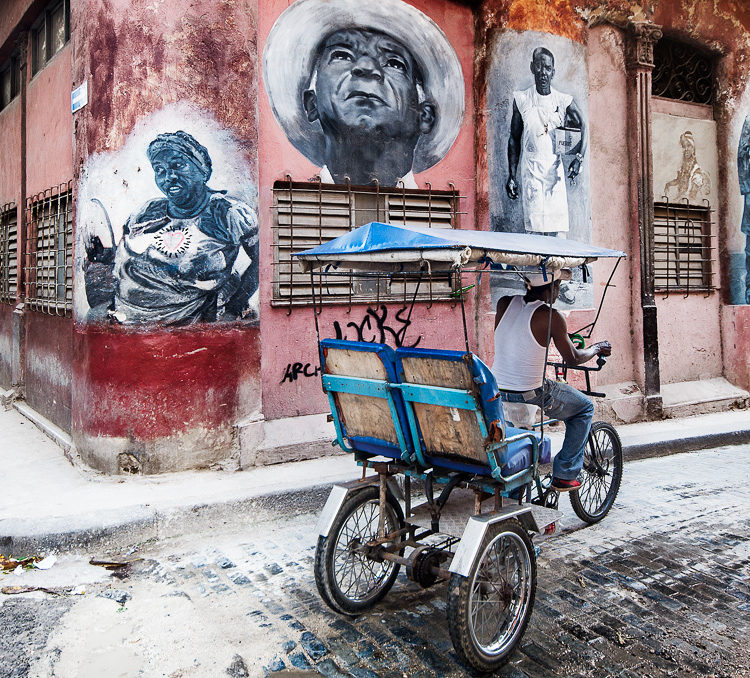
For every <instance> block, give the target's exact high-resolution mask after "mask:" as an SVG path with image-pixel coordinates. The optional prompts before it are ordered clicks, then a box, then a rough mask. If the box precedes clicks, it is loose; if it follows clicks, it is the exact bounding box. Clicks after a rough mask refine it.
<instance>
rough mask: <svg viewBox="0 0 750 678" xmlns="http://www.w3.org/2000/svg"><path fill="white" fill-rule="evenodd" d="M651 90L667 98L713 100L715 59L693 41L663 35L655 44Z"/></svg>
mask: <svg viewBox="0 0 750 678" xmlns="http://www.w3.org/2000/svg"><path fill="white" fill-rule="evenodd" d="M651 93H652V94H653V95H654V96H657V97H665V98H667V99H677V100H679V101H689V102H692V103H696V104H712V103H713V100H714V63H713V59H712V58H711V56H710V55H709V54H706V53H705V52H703V51H701V50H699V49H696V48H695V47H693V46H692V45H686V44H685V43H683V42H679V41H677V40H672V39H671V38H662V39H661V40H659V42H657V43H656V45H655V46H654V72H653V75H652V79H651Z"/></svg>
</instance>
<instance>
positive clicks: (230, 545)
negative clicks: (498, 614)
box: [0, 446, 750, 678]
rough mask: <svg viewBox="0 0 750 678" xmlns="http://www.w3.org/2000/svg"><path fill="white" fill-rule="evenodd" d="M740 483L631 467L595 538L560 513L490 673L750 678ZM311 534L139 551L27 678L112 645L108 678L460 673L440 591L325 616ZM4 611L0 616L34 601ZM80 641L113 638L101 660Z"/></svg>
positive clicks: (684, 469)
mask: <svg viewBox="0 0 750 678" xmlns="http://www.w3.org/2000/svg"><path fill="white" fill-rule="evenodd" d="M749 482H750V446H737V447H726V448H721V449H718V450H711V451H703V452H698V453H691V454H683V455H676V456H672V457H665V458H660V459H649V460H644V461H637V462H631V463H628V464H626V467H625V473H624V477H623V484H622V488H621V491H620V495H619V497H618V501H617V502H616V504H615V507H614V509H613V510H612V512H611V513H610V514H609V516H608V517H607V518H606V519H605V520H604V521H603V522H602V523H600V524H598V525H596V526H593V527H587V528H584V526H583V524H582V523H580V522H579V521H578V519H577V518H576V517H575V515H574V514H573V512H572V510H571V509H570V506H569V504H568V501H567V499H565V498H563V499H562V500H561V502H560V505H561V508H562V510H564V511H565V518H564V520H563V527H562V530H561V531H559V532H558V534H556V535H555V536H553V537H552V538H551V539H548V540H547V541H545V542H543V543H542V544H541V554H540V556H539V559H538V575H539V577H538V586H537V597H536V603H535V606H534V612H533V615H532V618H531V622H530V625H529V627H528V629H527V631H526V634H525V637H524V639H523V641H522V644H521V648H520V651H516V652H515V653H514V655H513V656H512V658H511V661H510V662H509V663H508V665H507V666H506V667H505V668H504V669H503V670H502V671H501V672H500V673H499V674H498V675H501V676H513V677H514V678H515V677H517V678H522V677H523V676H529V677H532V676H534V677H536V676H540V677H541V676H596V677H599V676H622V677H623V678H626V677H630V676H632V677H636V676H672V675H675V676H683V675H685V676H687V675H701V676H711V675H712V676H727V677H728V676H732V677H739V676H750V668H749V667H750V654H749V652H748V648H747V643H746V639H747V637H748V633H749V632H750V523H749V521H748V517H747V509H748V499H747V486H748V483H749ZM315 521H316V516H315V515H310V514H307V515H301V516H297V517H295V518H292V519H287V520H284V521H283V522H281V523H280V524H268V523H265V524H263V525H261V526H260V527H257V526H256V527H253V528H252V529H249V530H248V531H247V532H244V533H240V534H235V535H226V534H224V535H214V534H212V535H201V536H196V537H195V538H193V539H191V540H175V541H172V542H162V543H160V544H158V545H156V546H154V547H144V548H142V549H141V551H140V552H139V553H138V554H137V555H140V556H141V557H143V558H144V560H143V561H141V562H140V563H138V564H135V565H133V566H131V570H130V572H129V573H127V574H126V575H124V576H123V577H122V579H121V580H117V579H114V578H108V579H107V580H106V581H100V582H98V583H93V584H90V585H89V587H88V591H87V595H86V596H82V597H80V599H82V598H93V595H92V596H89V595H88V594H89V593H91V594H94V593H97V592H98V593H103V592H105V593H106V592H107V591H109V593H108V594H107V595H109V597H111V598H115V599H119V602H121V603H122V602H124V604H122V605H120V606H119V607H118V604H119V603H116V602H113V601H112V600H107V599H103V598H100V597H98V598H96V603H95V604H96V605H97V606H98V607H96V609H93V608H91V607H90V606H89V607H87V606H86V605H85V604H84V601H83V600H81V601H80V602H79V599H76V600H75V601H73V602H71V604H70V605H71V606H70V609H69V610H68V611H67V613H66V614H65V615H64V616H63V617H62V618H61V619H60V620H59V621H58V622H57V624H56V627H55V629H54V630H53V631H52V632H51V635H50V637H49V639H48V642H47V645H46V648H43V649H37V650H35V651H34V654H33V657H31V658H30V659H31V660H33V661H31V666H32V668H31V670H30V673H29V674H28V675H31V676H45V677H51V676H57V677H58V678H73V677H74V676H75V677H78V676H88V675H91V676H94V675H97V676H100V675H104V674H102V673H87V672H86V668H87V667H91V666H94V665H95V662H94V659H95V658H96V657H97V656H100V654H101V653H102V652H105V651H106V650H107V648H108V647H111V648H114V647H124V648H125V649H126V650H127V653H128V657H127V661H125V659H123V661H124V662H125V663H124V664H123V666H126V665H127V666H132V667H133V672H132V673H131V672H127V671H125V672H123V673H122V674H116V673H108V675H113V676H114V675H123V676H131V675H133V676H134V675H143V676H170V677H171V678H178V677H181V676H182V677H188V676H224V675H229V676H235V677H237V676H248V675H249V676H263V675H267V674H269V673H274V672H277V671H286V672H296V673H299V672H301V671H302V672H310V673H318V674H322V675H325V676H332V677H333V676H355V677H357V678H375V677H382V678H390V677H394V678H395V677H401V676H409V677H412V676H414V677H417V676H425V677H426V676H445V677H448V676H464V675H471V674H467V672H466V670H465V669H464V667H463V666H462V665H461V664H460V663H459V661H458V658H457V657H456V655H455V654H454V651H453V648H452V645H451V640H450V637H449V634H448V628H447V623H446V616H445V607H446V604H445V600H446V588H447V584H445V583H442V584H438V585H436V586H434V587H432V588H431V589H429V590H422V589H420V588H419V587H418V586H417V585H416V584H413V583H411V582H409V581H408V580H407V579H406V577H405V576H404V575H403V574H401V575H400V576H399V578H398V580H397V583H396V585H395V586H394V588H393V589H392V591H391V592H390V593H389V594H388V596H387V597H386V599H385V600H384V601H383V602H382V603H381V604H379V605H378V606H377V607H376V608H375V609H373V610H372V611H371V612H369V613H367V614H364V615H362V616H360V617H357V618H344V617H342V616H339V615H337V614H335V613H333V612H331V611H330V610H329V609H328V608H327V607H326V606H325V605H324V603H323V602H322V601H321V599H320V597H319V595H318V593H317V590H316V587H315V582H314V579H313V559H314V549H315V540H316V535H315V533H314V527H315ZM112 591H115V593H114V594H113V593H111V592H112ZM70 600H72V599H70ZM0 601H1V602H2V603H3V604H2V607H0V619H4V618H5V617H6V616H7V615H8V613H9V612H11V611H12V609H14V608H15V609H16V611H18V610H20V609H21V606H33V605H41V604H42V602H43V601H42V600H41V599H34V598H31V599H29V598H26V599H25V600H24V599H23V598H22V597H19V596H16V597H15V598H14V600H13V601H11V600H10V597H9V596H0ZM90 604H91V601H89V605H90ZM92 614H95V615H96V616H92ZM87 627H91V628H92V629H93V628H94V627H96V628H97V629H98V631H100V632H102V633H103V631H102V629H105V630H107V629H108V630H107V633H106V637H104V636H103V637H102V638H101V644H100V645H99V646H97V638H98V636H97V635H96V634H88V633H82V631H85V629H86V628H87ZM157 628H158V630H157ZM170 629H171V631H170ZM209 647H210V652H209V651H208V649H206V648H209ZM204 649H205V653H204ZM206 653H208V654H209V655H210V656H208V657H207V656H206ZM128 662H129V663H128ZM135 669H137V670H135ZM11 675H19V676H20V675H25V674H23V673H18V674H11ZM282 675H283V674H282Z"/></svg>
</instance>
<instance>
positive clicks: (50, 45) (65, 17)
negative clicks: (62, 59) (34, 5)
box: [31, 0, 70, 74]
mask: <svg viewBox="0 0 750 678" xmlns="http://www.w3.org/2000/svg"><path fill="white" fill-rule="evenodd" d="M68 40H70V0H59V1H58V2H53V3H51V4H50V5H48V6H47V8H46V9H45V10H44V11H43V12H42V13H41V15H40V16H39V18H38V19H37V21H36V23H35V24H34V26H33V27H32V29H31V72H32V74H36V73H37V72H39V71H40V70H41V69H42V68H44V66H45V64H46V63H47V62H48V61H49V60H50V59H51V58H52V57H53V56H55V54H57V53H58V52H59V51H60V50H61V49H62V48H63V47H64V46H65V43H66V42H68Z"/></svg>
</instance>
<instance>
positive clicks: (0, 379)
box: [0, 304, 13, 389]
mask: <svg viewBox="0 0 750 678" xmlns="http://www.w3.org/2000/svg"><path fill="white" fill-rule="evenodd" d="M12 355H13V305H12V304H0V388H3V389H9V388H10V387H11V386H12V385H13V384H12V379H13V377H12V365H11V360H12Z"/></svg>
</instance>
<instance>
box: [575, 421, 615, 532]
mask: <svg viewBox="0 0 750 678" xmlns="http://www.w3.org/2000/svg"><path fill="white" fill-rule="evenodd" d="M622 463H623V462H622V443H621V442H620V436H618V435H617V431H615V429H614V428H613V427H612V426H610V425H609V424H606V423H605V422H603V421H596V422H594V423H593V424H592V426H591V432H590V433H589V437H588V440H587V441H586V450H585V452H584V457H583V470H582V471H581V475H580V476H579V478H580V480H581V487H579V488H578V489H577V490H574V491H573V492H571V493H570V504H571V506H572V507H573V510H574V511H575V512H576V515H577V516H578V517H579V518H580V519H581V520H583V521H584V522H586V523H589V524H590V525H592V524H594V523H597V522H599V521H600V520H601V519H602V518H604V516H606V515H607V513H609V509H611V508H612V504H613V503H614V501H615V497H617V493H618V492H619V490H620V481H621V480H622Z"/></svg>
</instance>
